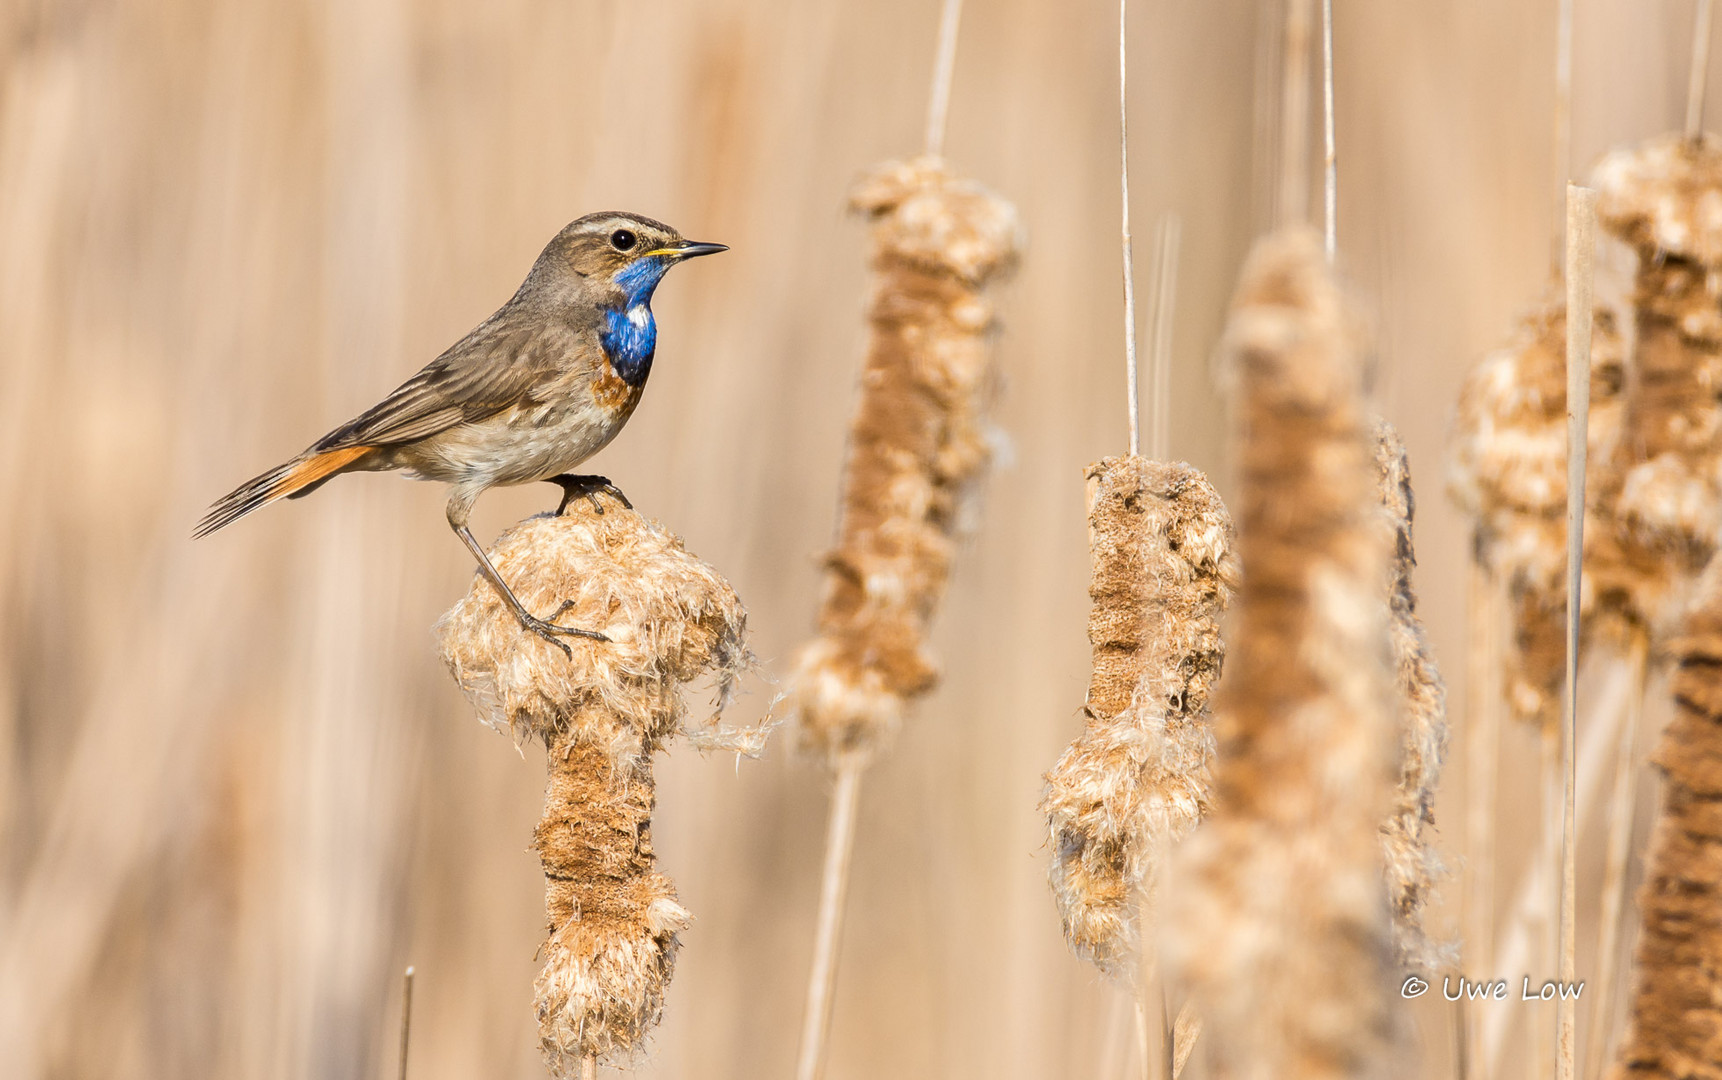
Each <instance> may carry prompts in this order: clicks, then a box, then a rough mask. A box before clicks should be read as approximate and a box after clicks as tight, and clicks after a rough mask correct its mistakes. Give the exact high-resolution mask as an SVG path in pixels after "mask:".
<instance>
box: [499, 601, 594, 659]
mask: <svg viewBox="0 0 1722 1080" xmlns="http://www.w3.org/2000/svg"><path fill="white" fill-rule="evenodd" d="M573 606H574V601H572V600H568V601H565V602H564V603H563V604H562V606H561V607H559V608H557V609H556V612H555V614H553V615H551V616H550V618H548V619H540V618H539V617H538V616H536V615H530V614H528V615H525V616H524V617H523V618H522V619H521V620H520V621H521V624H522V625H524V626H525V627H526V629H528V630H530V631H532V632H533V633H534V634H537V635H538V636H539V637H541V638H543V639H544V640H545V641H548V642H549V643H550V644H552V645H554V646H556V647H557V648H558V649H561V650H562V655H564V656H566V657H567V658H568V659H570V660H572V659H574V650H573V649H570V648H569V647H568V643H567V642H565V641H559V640H557V637H558V635H560V636H562V637H581V638H586V639H587V640H589V641H596V642H599V643H608V642H609V640H610V638H609V636H608V635H605V634H600V633H599V632H598V631H596V630H582V629H581V628H579V627H577V626H558V625H556V619H557V618H558V617H559V616H560V615H561V614H562V613H563V612H565V611H567V610H568V609H569V608H571V607H573Z"/></svg>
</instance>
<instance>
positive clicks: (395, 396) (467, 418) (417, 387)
mask: <svg viewBox="0 0 1722 1080" xmlns="http://www.w3.org/2000/svg"><path fill="white" fill-rule="evenodd" d="M527 316H528V313H526V312H518V313H517V312H512V311H506V310H505V311H502V312H498V313H497V314H496V315H493V316H492V317H491V318H489V319H487V320H485V321H484V322H483V323H482V324H480V325H479V327H478V328H477V329H476V330H474V331H473V332H472V333H470V334H468V335H467V336H466V337H464V338H462V339H461V340H460V341H459V342H457V343H456V344H455V345H453V346H452V347H450V348H449V349H448V351H447V352H444V353H443V354H442V355H441V356H439V357H437V358H436V359H435V360H432V361H431V362H430V363H429V364H427V365H425V368H424V370H422V371H420V372H419V373H418V374H417V375H414V376H413V377H412V378H410V379H408V380H407V381H406V382H404V383H402V384H401V385H400V387H399V388H397V389H396V390H395V392H394V393H392V394H390V395H389V396H388V397H386V398H384V399H383V400H382V401H380V402H378V403H377V404H376V405H373V406H372V407H371V408H369V409H367V410H365V411H364V412H363V413H362V414H360V415H359V416H358V417H357V418H356V419H354V420H350V421H348V422H347V423H345V424H343V425H341V426H340V427H338V428H336V429H335V430H334V431H331V432H329V434H327V435H325V436H323V437H322V438H321V439H319V440H317V443H316V445H315V446H313V447H312V449H313V450H316V451H323V450H335V449H340V448H342V447H348V446H390V445H398V444H400V443H408V442H413V441H415V440H418V439H423V438H426V437H428V436H431V435H435V434H436V433H438V432H440V431H446V430H447V429H449V428H451V427H454V426H455V425H457V424H464V423H471V422H473V421H475V420H482V419H484V418H485V417H488V416H493V415H495V414H496V413H499V412H501V411H503V410H504V409H507V408H508V407H509V406H511V405H514V404H516V403H518V402H520V401H521V400H523V399H525V398H527V397H530V396H531V391H532V388H533V387H534V386H535V385H536V384H537V383H538V382H539V380H540V377H541V376H544V375H546V374H548V373H550V372H553V371H555V370H556V368H557V367H558V365H559V364H560V363H562V362H564V359H565V357H566V356H567V355H568V354H569V353H570V352H572V351H573V349H574V347H575V335H574V332H573V331H572V330H571V329H569V328H567V327H565V326H562V325H560V324H556V323H547V322H546V320H544V319H543V318H542V317H541V316H538V317H527Z"/></svg>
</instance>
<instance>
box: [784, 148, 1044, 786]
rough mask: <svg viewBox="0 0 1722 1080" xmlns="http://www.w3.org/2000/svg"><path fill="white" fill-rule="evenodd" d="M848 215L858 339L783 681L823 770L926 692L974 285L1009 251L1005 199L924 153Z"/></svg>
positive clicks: (988, 382) (895, 169)
mask: <svg viewBox="0 0 1722 1080" xmlns="http://www.w3.org/2000/svg"><path fill="white" fill-rule="evenodd" d="M851 205H852V206H853V207H854V209H856V210H857V211H859V212H860V213H862V214H865V215H866V216H867V218H868V221H869V222H870V231H871V238H872V266H873V290H872V297H871V300H870V301H869V305H868V320H869V325H870V329H871V333H870V337H869V343H868V348H867V358H866V362H865V367H864V370H863V372H862V377H861V400H860V404H859V407H858V410H857V412H856V415H855V418H854V421H853V422H852V423H851V425H850V430H849V456H848V461H847V463H846V465H845V469H844V476H843V496H842V498H843V502H842V508H841V512H840V514H841V520H840V522H839V527H838V540H837V546H836V547H835V548H834V549H833V550H832V551H831V552H830V553H829V554H828V555H827V556H826V559H825V565H826V575H825V592H824V598H823V601H822V604H821V607H820V612H819V618H818V631H819V632H818V636H817V637H816V638H815V639H814V640H813V641H812V642H811V643H810V644H809V645H808V646H806V647H805V648H804V649H803V650H802V652H801V655H800V657H799V658H798V662H797V673H796V675H795V677H794V680H793V687H794V689H793V695H794V700H795V705H796V715H797V718H798V721H799V723H798V730H799V733H800V737H801V742H802V744H803V745H804V746H805V747H806V748H807V749H809V750H810V751H812V752H814V753H818V754H821V755H824V756H826V757H827V758H828V759H829V760H831V761H833V762H835V761H836V760H837V759H838V758H839V757H842V756H845V755H847V754H853V753H859V754H862V755H863V756H865V755H867V754H870V753H872V752H873V751H875V750H876V749H878V748H879V747H880V746H881V745H882V743H883V741H884V740H885V739H887V738H888V737H889V735H890V733H891V732H893V731H894V730H895V729H896V727H897V725H898V724H899V723H900V722H901V719H902V715H903V708H904V706H905V704H906V703H907V702H908V701H910V700H911V699H913V698H915V697H918V696H920V695H922V694H925V693H927V692H928V691H929V690H931V689H932V688H933V686H934V684H935V683H936V682H937V681H938V665H937V663H936V662H935V660H934V659H933V656H932V654H931V652H930V651H929V649H928V646H927V640H926V634H927V627H928V624H929V622H930V621H931V619H932V616H933V612H934V609H935V608H936V606H937V604H938V601H939V598H940V597H941V596H942V595H943V594H944V589H945V583H946V580H947V578H948V577H949V575H950V566H951V558H952V555H953V552H954V550H955V536H956V534H957V531H958V526H959V522H960V518H961V515H962V510H963V503H964V499H965V496H966V495H967V494H968V492H969V490H970V489H971V488H972V487H973V486H974V484H975V483H976V481H977V480H978V479H979V477H980V475H981V474H982V472H983V471H984V469H985V466H986V463H987V459H988V445H987V439H986V431H985V421H984V416H983V411H984V407H985V403H986V400H987V398H988V396H989V394H990V391H991V388H992V383H993V379H994V376H993V370H992V361H991V347H990V344H989V337H990V335H991V332H992V329H993V323H994V320H993V309H992V305H991V304H990V303H989V302H988V300H987V299H986V296H985V294H984V291H983V290H984V287H985V285H986V284H987V282H989V281H990V280H992V279H993V278H994V277H996V276H997V275H998V274H999V273H1000V272H1001V271H1003V270H1005V269H1007V268H1009V267H1010V266H1011V265H1012V264H1013V263H1014V261H1015V255H1016V249H1017V246H1018V242H1019V237H1018V226H1017V221H1016V212H1015V210H1013V209H1012V208H1011V206H1010V204H1008V203H1006V202H1004V201H1003V200H1001V199H999V198H997V197H996V196H993V195H991V194H988V193H987V192H986V191H984V190H983V189H981V188H980V187H979V186H978V185H975V184H972V183H970V182H968V181H964V180H959V179H957V178H956V177H954V176H952V175H951V174H950V173H949V172H947V171H946V169H945V167H944V165H943V164H942V163H941V162H939V161H938V160H936V159H932V158H923V159H920V160H917V161H912V162H908V163H902V164H899V163H893V164H889V165H885V166H882V167H881V168H879V169H877V170H875V171H874V172H873V173H871V174H869V175H868V176H866V177H865V178H863V179H862V180H861V182H860V183H859V184H858V185H857V186H856V188H855V190H854V192H853V194H852V196H851Z"/></svg>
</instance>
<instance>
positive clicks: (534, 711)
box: [438, 499, 765, 1078]
mask: <svg viewBox="0 0 1722 1080" xmlns="http://www.w3.org/2000/svg"><path fill="white" fill-rule="evenodd" d="M491 558H492V561H493V562H494V563H495V565H496V568H497V570H498V571H499V572H500V573H501V574H502V575H503V577H504V579H505V580H507V581H509V582H511V583H512V584H513V587H514V590H515V593H516V595H517V596H519V598H520V600H521V602H522V603H524V604H525V605H526V606H527V607H528V609H530V610H533V611H554V610H556V608H557V607H558V606H559V605H560V604H561V603H562V602H563V601H564V600H572V601H574V604H573V606H572V607H571V608H569V609H568V610H567V611H566V612H564V613H563V614H562V616H561V617H560V621H561V622H562V623H563V625H568V626H580V627H583V628H587V629H592V630H598V631H601V632H602V633H604V634H605V635H607V636H608V637H609V639H610V640H609V641H608V642H595V641H590V640H587V639H584V638H573V639H566V640H568V641H569V644H570V645H571V647H572V648H573V650H574V656H573V660H572V661H569V660H568V659H566V658H565V657H564V656H563V654H562V653H561V651H560V650H558V649H556V648H555V647H554V646H553V645H551V644H549V643H548V642H546V641H544V640H543V639H542V638H539V637H538V636H537V635H536V634H533V633H531V632H528V631H525V630H523V629H522V628H521V626H520V624H519V622H518V621H517V620H516V619H515V618H514V616H513V615H512V614H511V613H510V612H509V611H508V609H507V608H506V607H504V606H503V604H502V602H501V600H500V598H499V597H498V596H497V595H496V592H495V590H494V589H492V588H491V587H490V585H489V584H488V583H487V582H485V581H484V580H483V579H482V578H475V579H474V582H473V586H472V588H471V590H470V591H469V592H468V593H467V595H466V597H465V598H464V599H462V600H461V601H460V602H459V603H457V604H456V605H455V606H454V608H452V609H451V610H450V611H449V612H448V613H447V614H446V615H444V616H443V619H442V621H441V622H440V623H439V624H438V630H439V634H440V637H441V643H442V653H443V659H444V660H445V662H446V663H447V664H448V666H449V670H450V671H451V672H453V674H454V676H455V679H456V680H457V681H458V682H459V683H460V686H461V688H462V689H463V690H464V691H466V694H467V696H468V697H469V698H470V699H471V701H472V702H473V704H474V706H475V707H476V708H477V709H478V711H479V716H480V718H481V719H482V720H483V721H484V722H485V723H487V724H489V725H490V726H492V727H494V728H497V729H498V730H500V731H503V732H507V733H510V734H512V735H513V737H514V739H515V741H516V743H517V744H518V743H520V742H523V741H525V740H526V739H528V738H533V737H536V738H539V739H541V740H543V742H544V744H545V747H546V750H547V753H548V763H549V777H548V779H547V782H546V788H545V800H544V816H543V819H542V820H541V821H540V822H539V825H538V828H537V830H536V831H535V833H534V837H533V846H534V847H535V848H536V849H537V851H538V853H539V857H540V859H541V860H542V862H543V864H544V874H545V906H546V908H547V910H548V914H549V924H550V940H549V942H548V944H547V945H546V947H545V950H544V951H545V957H546V959H545V964H544V968H543V970H542V972H541V973H540V975H539V977H538V982H537V988H536V990H537V994H536V996H537V1011H538V1025H539V1035H540V1041H541V1045H542V1049H543V1051H544V1056H545V1062H546V1064H547V1065H548V1066H549V1069H550V1071H551V1073H552V1075H554V1076H556V1077H558V1078H563V1077H574V1076H578V1075H580V1069H581V1065H582V1062H583V1061H584V1060H586V1059H609V1060H616V1061H623V1062H625V1061H626V1060H627V1059H628V1058H630V1057H631V1056H632V1055H634V1054H635V1053H636V1052H637V1051H638V1050H639V1049H640V1047H641V1046H642V1044H643V1040H644V1038H645V1036H646V1033H647V1032H648V1031H649V1030H650V1029H651V1028H652V1027H653V1026H654V1025H655V1024H656V1023H657V1022H658V1019H659V1017H660V1016H661V1014H662V1012H663V1002H664V990H665V988H666V986H667V985H668V983H669V979H670V975H671V973H672V971H673V970H674V966H675V957H676V951H677V949H678V947H679V942H678V940H677V936H676V935H677V934H678V933H679V932H680V931H682V930H684V929H686V927H687V926H688V925H689V922H690V916H689V915H688V912H687V911H686V910H685V909H684V908H683V907H682V906H681V905H680V903H679V902H678V901H677V899H676V893H675V888H674V886H673V885H672V884H671V883H670V880H669V879H668V878H666V877H665V876H664V875H662V874H660V873H658V872H657V871H656V868H655V867H656V859H655V856H654V854H653V851H652V839H651V814H652V806H653V802H654V798H655V796H654V787H653V779H652V756H653V754H654V753H655V752H656V751H658V750H659V749H661V748H662V747H663V745H664V744H665V742H666V741H667V740H669V739H670V738H672V737H674V736H676V735H678V734H680V735H683V736H685V737H687V738H688V739H689V740H690V741H692V742H693V743H694V744H695V745H696V746H699V747H701V748H708V749H730V750H735V751H738V752H744V753H757V752H758V750H759V749H760V748H761V747H762V745H763V740H764V737H765V729H764V728H757V729H752V730H744V731H731V730H728V729H724V728H720V727H718V726H717V725H716V719H717V716H716V713H715V712H714V714H713V716H712V718H711V720H710V721H709V722H706V723H701V724H694V725H690V724H687V723H685V717H686V707H685V704H684V702H683V687H684V685H685V684H687V683H689V682H692V681H694V680H697V679H701V678H709V679H711V680H712V682H713V683H715V685H716V689H717V707H718V709H720V710H721V708H722V706H723V704H724V703H725V702H726V701H727V699H728V697H729V695H730V693H731V691H732V689H733V687H734V685H735V682H736V679H737V678H738V677H739V676H740V675H741V674H742V673H743V672H744V671H746V670H747V669H748V667H749V666H750V664H751V662H752V657H751V655H750V654H749V652H748V649H747V641H746V638H747V613H746V611H745V610H744V609H743V608H742V605H741V602H740V601H739V600H738V599H737V598H736V595H735V592H734V591H733V590H732V589H731V588H730V586H729V584H728V583H727V582H725V581H724V580H723V578H722V577H720V576H719V575H718V574H717V572H716V571H715V570H713V569H712V568H711V567H710V566H708V565H706V564H705V563H703V562H701V561H700V560H699V559H697V558H695V557H693V556H692V555H690V554H688V553H687V552H686V551H685V550H684V549H683V548H682V545H681V542H680V541H679V540H678V539H676V537H674V536H673V535H671V534H670V533H669V532H668V531H667V530H665V529H664V528H663V527H662V526H660V525H658V524H656V523H654V522H649V521H647V520H645V519H644V518H642V517H641V516H640V515H639V514H637V513H635V512H633V511H632V510H627V509H624V508H622V507H621V506H619V505H608V506H606V508H605V510H604V512H603V513H598V512H596V510H595V508H594V507H593V506H592V505H591V504H589V503H588V502H587V501H586V500H583V499H576V500H573V501H571V502H570V503H569V504H568V506H567V509H566V511H565V512H564V513H563V514H562V515H560V516H556V515H546V516H540V517H535V518H531V519H528V520H527V521H524V522H522V523H520V524H519V525H516V526H515V527H514V528H512V529H510V530H509V531H508V532H506V533H504V534H503V536H502V537H501V538H500V539H499V540H498V541H497V543H496V546H495V548H493V549H492V552H491Z"/></svg>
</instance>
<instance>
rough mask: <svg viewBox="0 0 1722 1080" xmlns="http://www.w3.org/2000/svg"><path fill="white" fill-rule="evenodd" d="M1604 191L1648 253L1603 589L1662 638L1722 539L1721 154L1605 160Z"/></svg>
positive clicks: (1642, 154) (1602, 196) (1680, 152)
mask: <svg viewBox="0 0 1722 1080" xmlns="http://www.w3.org/2000/svg"><path fill="white" fill-rule="evenodd" d="M1593 183H1594V184H1595V185H1596V187H1597V189H1598V191H1597V195H1598V199H1597V215H1598V220H1599V221H1600V222H1601V224H1602V226H1603V227H1604V228H1605V229H1606V230H1608V231H1609V232H1610V233H1611V234H1613V235H1614V236H1616V237H1617V238H1619V239H1621V240H1623V241H1625V242H1626V243H1628V244H1630V245H1631V246H1632V247H1634V248H1635V249H1636V250H1637V252H1638V275H1637V281H1636V284H1635V288H1634V292H1633V307H1634V313H1635V321H1636V323H1637V345H1636V348H1635V350H1634V371H1633V379H1632V400H1631V402H1630V404H1629V406H1628V408H1627V410H1626V415H1625V422H1624V428H1623V430H1622V433H1621V438H1620V439H1619V441H1618V445H1617V449H1616V452H1615V454H1614V455H1613V456H1612V457H1611V458H1610V459H1609V461H1608V468H1607V469H1606V470H1605V471H1604V474H1603V477H1602V479H1601V481H1600V483H1599V484H1598V488H1599V491H1598V495H1599V497H1600V499H1601V500H1603V501H1604V502H1605V504H1606V505H1608V506H1609V507H1610V510H1611V513H1612V521H1611V522H1610V524H1611V525H1612V529H1611V530H1609V531H1605V532H1603V533H1601V534H1600V535H1599V537H1598V554H1599V555H1601V556H1606V558H1599V559H1598V560H1597V561H1598V564H1599V565H1598V567H1597V570H1596V573H1595V577H1596V579H1597V584H1596V588H1597V590H1598V591H1599V593H1600V594H1603V595H1604V597H1605V602H1606V603H1607V604H1608V605H1609V606H1610V607H1618V608H1620V609H1621V610H1623V611H1625V612H1626V613H1627V617H1628V618H1629V620H1630V621H1632V622H1634V623H1635V624H1637V625H1639V626H1641V627H1644V628H1645V630H1647V631H1648V632H1650V633H1659V632H1661V631H1663V630H1665V629H1666V627H1667V625H1668V624H1669V623H1670V622H1671V621H1672V620H1674V619H1677V618H1678V617H1679V616H1680V613H1681V610H1682V607H1683V604H1684V599H1685V596H1686V595H1687V593H1688V591H1689V586H1690V584H1691V583H1692V581H1693V580H1694V579H1695V578H1696V576H1697V575H1698V574H1699V573H1700V572H1701V571H1702V570H1703V568H1704V566H1705V564H1706V563H1708V562H1709V560H1710V556H1711V555H1712V554H1713V553H1714V552H1715V550H1716V537H1717V535H1718V533H1719V531H1722V404H1719V403H1718V401H1717V396H1716V388H1717V387H1718V386H1719V385H1722V143H1719V142H1718V141H1717V140H1715V139H1713V138H1709V137H1706V138H1705V139H1703V140H1700V141H1698V142H1691V141H1688V140H1686V139H1684V138H1681V137H1678V136H1665V137H1663V138H1659V139H1654V140H1652V141H1650V142H1649V143H1647V144H1645V145H1643V146H1641V147H1637V148H1633V149H1629V150H1621V151H1616V152H1615V153H1612V154H1610V155H1608V156H1607V157H1606V158H1604V159H1603V160H1602V162H1601V163H1600V164H1598V166H1597V168H1596V172H1595V176H1594V179H1593ZM1589 547H1590V545H1589V544H1588V543H1587V552H1588V549H1589ZM1588 558H1589V555H1588V553H1587V559H1588Z"/></svg>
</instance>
